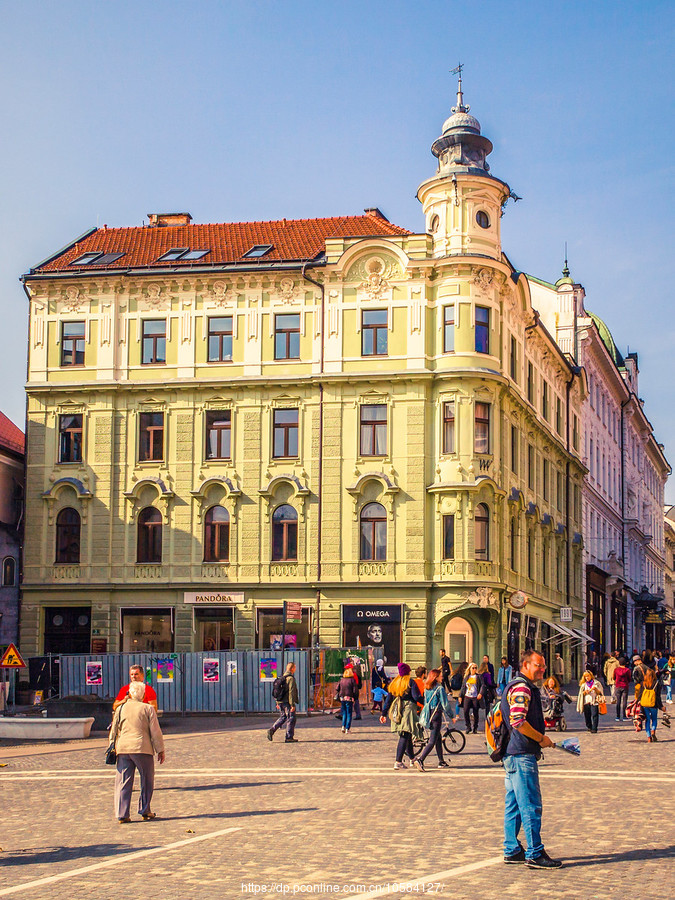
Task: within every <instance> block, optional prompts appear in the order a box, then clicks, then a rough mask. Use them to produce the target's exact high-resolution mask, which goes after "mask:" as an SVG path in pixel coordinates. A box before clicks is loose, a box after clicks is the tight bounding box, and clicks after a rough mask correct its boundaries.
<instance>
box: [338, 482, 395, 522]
mask: <svg viewBox="0 0 675 900" xmlns="http://www.w3.org/2000/svg"><path fill="white" fill-rule="evenodd" d="M399 490H400V488H399V486H398V484H396V481H395V479H394V477H393V476H389V475H387V474H386V473H385V472H364V474H363V475H359V477H358V478H357V480H356V482H355V483H354V484H353V485H351V486H350V487H348V488H347V491H348V493H350V494H351V495H352V498H353V500H354V521H357V520H358V518H359V515H360V510H361V507H362V506H365V504H366V503H371V502H377V503H381V504H382V505H383V506H384V507H385V509H386V510H387V513H388V514H389V518H390V519H393V518H394V497H395V496H396V494H397V493H398V492H399Z"/></svg>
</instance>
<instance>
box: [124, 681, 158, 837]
mask: <svg viewBox="0 0 675 900" xmlns="http://www.w3.org/2000/svg"><path fill="white" fill-rule="evenodd" d="M144 695H145V685H144V684H143V682H142V681H140V682H138V681H134V682H132V683H131V684H130V685H129V696H128V697H127V699H126V700H125V701H124V703H123V704H122V705H121V706H120V707H119V709H118V711H117V713H116V717H117V721H116V722H113V728H115V729H116V732H115V751H116V753H117V775H116V776H115V814H116V816H117V818H118V820H119V822H120V823H126V822H130V821H131V817H130V816H129V810H130V807H131V792H132V790H133V787H134V775H135V772H136V769H138V771H139V772H140V775H141V797H140V800H139V803H138V812H139V815H141V816H143V818H144V819H145V820H146V821H147V820H148V819H154V818H155V813H153V812H151V811H150V802H151V800H152V792H153V790H154V788H155V759H154V754H155V753H156V754H157V759H158V760H159V763H160V765H161V764H162V763H163V762H164V759H165V752H164V737H163V736H162V732H161V729H160V727H159V722H158V721H157V713H156V712H155V710H154V709H153V707H152V706H150V705H149V704H148V703H143V697H144Z"/></svg>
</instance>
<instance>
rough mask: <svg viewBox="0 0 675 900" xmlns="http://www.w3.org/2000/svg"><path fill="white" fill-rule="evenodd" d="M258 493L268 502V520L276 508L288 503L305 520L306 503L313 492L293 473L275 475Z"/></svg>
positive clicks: (266, 510) (266, 512) (266, 513)
mask: <svg viewBox="0 0 675 900" xmlns="http://www.w3.org/2000/svg"><path fill="white" fill-rule="evenodd" d="M258 493H259V494H260V496H261V497H264V498H265V500H266V501H267V504H266V509H265V516H266V518H267V519H269V518H270V516H271V515H272V510H273V509H274V507H276V506H278V505H279V504H280V503H288V504H290V505H292V506H293V507H294V508H296V509H297V511H298V513H299V516H300V519H301V520H304V518H305V502H306V500H307V498H308V497H309V495H310V493H311V492H310V490H309V488H308V487H307V485H306V484H303V483H302V481H300V478H299V477H298V476H297V475H294V474H292V473H284V474H280V475H275V476H274V478H271V479H270V480H269V481H268V483H267V485H266V486H265V487H263V488H260V490H259V492H258Z"/></svg>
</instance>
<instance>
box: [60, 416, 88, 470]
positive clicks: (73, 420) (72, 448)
mask: <svg viewBox="0 0 675 900" xmlns="http://www.w3.org/2000/svg"><path fill="white" fill-rule="evenodd" d="M59 462H62V463H71V462H82V414H81V413H78V414H77V415H74V416H59Z"/></svg>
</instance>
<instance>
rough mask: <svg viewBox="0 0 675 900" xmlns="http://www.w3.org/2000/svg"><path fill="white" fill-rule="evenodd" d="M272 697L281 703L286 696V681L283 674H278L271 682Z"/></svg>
mask: <svg viewBox="0 0 675 900" xmlns="http://www.w3.org/2000/svg"><path fill="white" fill-rule="evenodd" d="M272 697H273V698H274V699H275V700H276V701H277V702H278V703H281V702H283V701H284V700H286V699H287V698H288V681H287V680H286V676H285V675H279V676H278V677H277V678H275V679H274V682H273V683H272Z"/></svg>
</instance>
